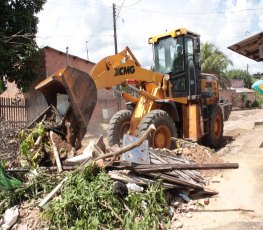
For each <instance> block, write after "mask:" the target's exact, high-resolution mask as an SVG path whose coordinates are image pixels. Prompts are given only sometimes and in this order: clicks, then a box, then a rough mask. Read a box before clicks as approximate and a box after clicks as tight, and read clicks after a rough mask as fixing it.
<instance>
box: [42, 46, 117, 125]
mask: <svg viewBox="0 0 263 230" xmlns="http://www.w3.org/2000/svg"><path fill="white" fill-rule="evenodd" d="M68 62H69V63H68V64H69V65H70V66H73V67H75V68H77V69H80V70H82V71H84V72H87V73H89V72H90V71H91V69H92V67H93V66H94V65H95V64H94V63H93V62H89V61H87V60H85V59H82V58H79V57H75V56H72V55H69V57H68ZM45 66H46V74H47V76H48V75H51V74H52V73H54V72H56V71H57V70H58V69H61V68H64V67H66V66H67V55H66V54H65V53H64V52H61V51H58V50H55V49H53V48H50V47H46V48H45ZM97 97H98V98H97V104H96V107H95V110H94V112H93V115H92V117H91V120H90V125H96V124H98V123H101V122H107V120H104V119H103V110H104V111H105V110H107V112H108V115H109V119H110V118H111V116H112V115H113V114H114V113H116V112H117V111H118V103H117V99H116V98H115V97H114V96H113V91H112V90H106V89H99V90H98V92H97Z"/></svg>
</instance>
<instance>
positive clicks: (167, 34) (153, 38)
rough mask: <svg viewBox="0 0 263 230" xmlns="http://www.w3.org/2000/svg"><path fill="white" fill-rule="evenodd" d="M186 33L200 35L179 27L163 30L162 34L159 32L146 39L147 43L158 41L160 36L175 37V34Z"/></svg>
mask: <svg viewBox="0 0 263 230" xmlns="http://www.w3.org/2000/svg"><path fill="white" fill-rule="evenodd" d="M186 34H190V35H193V36H197V37H199V36H200V35H199V34H197V33H194V32H192V31H190V30H187V29H185V28H179V29H176V30H172V31H169V32H165V33H163V34H159V35H156V36H153V37H150V38H149V39H148V44H153V43H155V42H158V40H159V39H161V38H165V37H173V38H175V37H177V36H180V35H186Z"/></svg>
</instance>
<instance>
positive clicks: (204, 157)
mask: <svg viewBox="0 0 263 230" xmlns="http://www.w3.org/2000/svg"><path fill="white" fill-rule="evenodd" d="M177 145H178V147H177V148H176V149H174V150H173V153H174V154H176V155H179V156H184V157H186V158H188V159H190V160H192V161H194V162H196V163H199V164H204V163H223V160H222V159H221V158H220V157H219V156H218V155H217V154H215V151H214V150H213V149H210V148H208V147H206V146H203V145H199V144H197V143H193V142H188V141H185V140H182V139H178V140H177ZM219 172H220V170H205V171H204V170H201V173H202V176H205V177H207V176H208V177H210V176H214V175H216V174H218V173H219Z"/></svg>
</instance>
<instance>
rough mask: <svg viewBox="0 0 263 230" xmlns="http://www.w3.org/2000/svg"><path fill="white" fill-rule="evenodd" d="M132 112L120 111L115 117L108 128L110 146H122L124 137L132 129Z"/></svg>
mask: <svg viewBox="0 0 263 230" xmlns="http://www.w3.org/2000/svg"><path fill="white" fill-rule="evenodd" d="M131 117H132V112H131V111H129V110H120V111H118V112H117V113H115V114H114V115H113V117H112V118H111V120H110V123H109V128H108V142H109V145H110V146H113V145H115V144H118V145H119V146H121V145H122V139H123V135H124V134H125V133H127V132H128V130H129V128H130V120H131Z"/></svg>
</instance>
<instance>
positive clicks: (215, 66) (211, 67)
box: [201, 42, 233, 76]
mask: <svg viewBox="0 0 263 230" xmlns="http://www.w3.org/2000/svg"><path fill="white" fill-rule="evenodd" d="M232 64H233V63H232V61H231V60H230V59H228V57H227V56H226V55H225V54H224V53H223V52H222V51H220V49H219V48H217V47H216V46H215V45H213V44H212V43H209V42H205V43H203V44H201V70H202V72H203V73H212V74H216V75H219V76H220V75H221V76H224V73H225V71H226V70H227V67H228V66H229V65H232Z"/></svg>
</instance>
